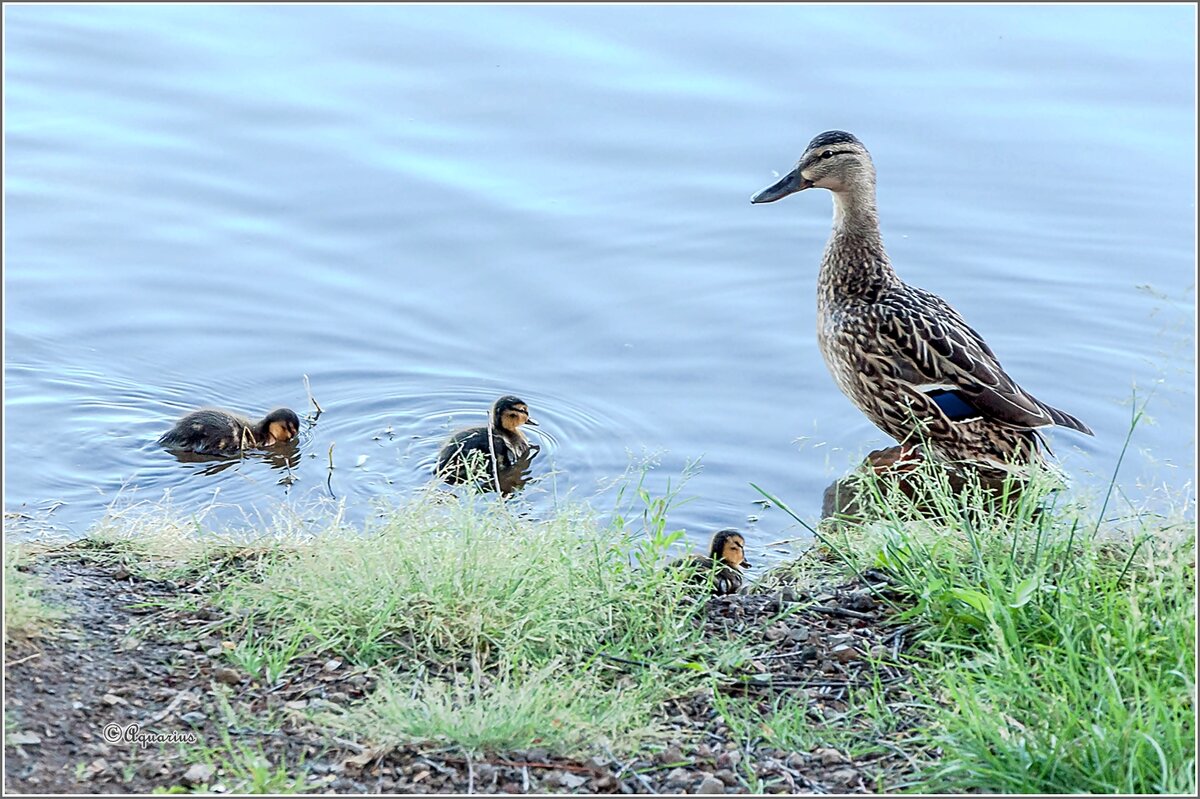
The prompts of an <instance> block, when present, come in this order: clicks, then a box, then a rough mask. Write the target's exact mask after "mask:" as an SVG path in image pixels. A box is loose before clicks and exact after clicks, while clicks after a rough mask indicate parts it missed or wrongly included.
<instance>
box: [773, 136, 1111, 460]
mask: <svg viewBox="0 0 1200 799" xmlns="http://www.w3.org/2000/svg"><path fill="white" fill-rule="evenodd" d="M809 188H820V189H827V190H829V191H830V192H831V193H832V194H833V235H832V236H830V238H829V243H828V244H826V245H825V255H824V257H823V258H822V260H821V270H820V274H819V275H818V277H817V317H818V321H817V343H818V344H819V345H820V348H821V354H822V355H823V356H824V357H825V363H826V365H827V366H828V367H829V371H830V372H832V373H833V378H834V381H835V382H836V383H837V385H838V388H840V389H841V390H842V393H844V394H845V395H846V396H847V397H849V398H850V401H851V402H853V403H854V404H855V405H856V406H858V409H859V410H861V411H862V412H863V413H864V414H866V416H867V418H869V419H870V420H871V421H872V422H874V423H875V425H876V426H877V427H879V429H881V430H883V431H884V432H885V433H887V434H888V435H890V436H892V437H893V438H895V439H896V441H898V442H899V443H900V444H901V445H903V446H904V448H905V452H904V453H903V454H904V455H905V456H907V455H909V454H910V452H909V451H910V450H913V449H915V448H916V445H917V444H918V443H919V442H920V441H921V440H922V439H924V440H926V441H927V442H928V444H929V447H930V449H931V450H932V451H933V452H934V453H935V454H936V455H937V456H940V458H941V459H942V460H944V461H948V462H950V463H966V464H970V465H972V466H975V467H976V468H977V469H978V470H979V472H980V473H981V474H985V475H995V476H1000V477H1002V476H1003V475H1004V474H1005V473H1016V474H1017V475H1021V474H1023V473H1024V472H1025V470H1026V469H1025V467H1027V465H1028V464H1029V463H1030V462H1032V461H1041V460H1042V456H1041V450H1043V449H1048V448H1047V447H1046V442H1045V439H1044V438H1043V436H1042V431H1043V430H1045V429H1046V428H1048V427H1051V426H1054V425H1058V426H1060V427H1067V428H1070V429H1072V430H1076V431H1078V432H1080V433H1083V434H1085V435H1091V434H1092V431H1091V430H1089V429H1088V426H1087V425H1085V424H1084V423H1083V422H1081V421H1079V420H1078V419H1076V418H1075V417H1074V416H1072V415H1070V414H1069V413H1065V412H1063V411H1060V410H1059V409H1057V408H1055V407H1052V406H1051V405H1048V404H1046V403H1045V402H1042V401H1041V400H1039V399H1037V398H1036V397H1034V396H1033V395H1032V394H1030V393H1029V392H1028V391H1026V390H1025V389H1023V388H1022V387H1021V386H1019V385H1017V382H1016V381H1015V380H1013V379H1012V378H1011V377H1009V375H1008V373H1007V372H1005V371H1004V367H1002V366H1001V365H1000V360H999V359H998V358H997V357H996V354H995V353H994V352H992V349H991V347H989V346H988V345H987V343H986V342H985V341H984V340H983V337H982V336H980V335H979V333H977V332H975V330H974V329H973V328H971V327H970V326H969V325H968V324H967V323H966V321H965V320H964V319H963V318H962V316H960V315H959V313H958V312H957V311H955V310H954V308H952V307H951V306H950V304H949V303H947V302H946V301H945V300H943V299H942V298H941V297H939V296H937V295H936V294H933V293H932V292H929V291H925V290H923V289H919V288H916V287H915V286H910V285H908V284H907V283H905V282H904V281H902V280H901V279H900V277H899V276H898V275H897V274H896V271H895V270H894V269H893V268H892V264H891V261H890V260H889V258H888V255H887V252H886V251H885V250H884V248H883V239H882V237H881V235H880V232H879V214H878V211H877V210H876V206H875V167H874V165H873V163H872V162H871V155H870V153H868V152H867V148H866V147H864V146H863V143H862V142H860V141H859V140H858V139H857V138H855V137H854V136H852V135H851V134H849V133H846V132H845V131H840V130H831V131H826V132H825V133H822V134H820V135H819V136H817V137H816V138H814V139H813V140H812V141H811V142H809V144H808V147H807V148H806V149H805V151H804V155H802V156H801V157H800V162H799V163H798V164H797V165H796V168H795V169H793V170H792V171H791V172H790V173H788V174H787V175H785V176H784V177H783V178H782V179H781V180H779V181H778V182H777V183H775V184H774V185H772V186H768V187H767V188H765V189H763V190H762V191H760V192H759V193H758V194H756V195H754V197H753V198H752V199H751V202H754V203H772V202H775V201H776V200H781V199H783V198H784V197H787V196H788V195H790V194H794V193H796V192H799V191H804V190H805V189H809ZM1014 311H1017V312H1019V311H1020V309H1019V308H1016V309H1014ZM1018 324H1019V323H1018Z"/></svg>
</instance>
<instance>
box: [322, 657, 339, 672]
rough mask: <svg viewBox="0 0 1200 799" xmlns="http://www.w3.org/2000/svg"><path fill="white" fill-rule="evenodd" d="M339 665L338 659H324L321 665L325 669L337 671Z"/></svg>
mask: <svg viewBox="0 0 1200 799" xmlns="http://www.w3.org/2000/svg"><path fill="white" fill-rule="evenodd" d="M341 667H342V661H340V660H327V661H325V665H324V666H322V668H323V669H325V671H337V670H338V669H340V668H341Z"/></svg>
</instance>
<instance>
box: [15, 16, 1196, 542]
mask: <svg viewBox="0 0 1200 799" xmlns="http://www.w3.org/2000/svg"><path fill="white" fill-rule="evenodd" d="M1195 21H1196V18H1195V10H1194V9H1193V8H1190V7H1183V6H1174V7H1161V6H1160V7H1153V6H1137V7H1133V6H1130V7H1105V6H1093V7H1064V6H1059V7H1037V6H1012V7H959V8H945V7H940V6H938V7H935V6H920V7H896V6H865V7H851V6H828V7H808V6H740V5H738V6H690V7H667V6H662V7H656V6H632V7H625V6H557V7H541V6H516V7H491V6H458V7H453V6H452V7H441V6H357V7H321V6H292V7H282V6H263V7H253V6H213V7H203V6H161V7H151V8H144V7H140V6H133V5H131V6H123V7H115V6H114V7H92V6H65V7H44V6H22V7H11V6H9V7H6V8H5V9H4V23H5V24H4V31H5V42H4V43H5V60H4V63H5V75H4V79H5V109H4V110H5V115H4V141H5V147H6V150H5V159H4V198H5V214H4V229H5V233H6V236H5V249H4V288H5V293H4V296H5V306H6V307H5V311H6V313H5V323H4V341H5V347H6V349H5V366H4V381H5V388H4V390H5V399H4V414H5V420H4V421H5V425H4V457H5V467H6V468H5V473H4V479H5V486H4V497H5V509H6V512H9V513H13V514H27V515H38V514H41V515H43V516H45V517H46V518H48V519H49V520H50V521H52V522H53V523H55V524H56V525H58V526H59V527H60V528H61V529H62V530H64V531H67V532H70V533H73V534H76V535H81V534H83V533H85V532H86V531H87V529H88V528H89V526H90V525H92V524H93V523H94V522H95V521H96V520H97V519H98V518H99V517H100V516H101V515H102V514H103V512H104V510H105V508H106V507H107V506H108V505H109V503H111V502H113V501H114V499H117V498H118V497H121V498H122V500H123V501H133V502H137V501H142V500H157V499H161V498H162V497H163V496H164V495H169V496H170V498H171V500H172V502H173V503H174V505H175V506H176V507H177V508H178V509H180V510H183V511H186V512H191V511H198V510H200V509H203V508H206V507H208V506H210V505H213V504H214V503H215V504H217V505H220V506H222V507H225V506H228V513H229V514H232V515H236V511H235V510H234V509H235V508H238V507H240V508H243V509H247V510H248V512H250V513H264V514H270V513H272V512H274V510H275V509H276V508H277V507H278V506H279V504H280V503H286V504H288V505H292V506H296V507H299V508H301V509H302V510H303V512H308V511H307V509H308V508H310V507H313V506H317V505H320V504H321V502H322V501H323V498H329V497H330V496H331V494H332V496H334V497H336V498H337V499H338V500H346V501H347V512H348V513H349V514H350V515H351V516H352V517H355V518H359V519H361V518H363V517H364V516H366V515H367V514H368V513H369V509H368V508H369V504H368V502H367V501H366V500H368V499H370V498H375V497H403V496H407V495H409V494H411V493H413V492H414V491H417V490H419V489H420V488H421V487H422V486H424V485H425V484H426V483H427V482H428V480H429V470H430V467H431V465H432V463H433V460H434V456H435V454H436V451H437V448H438V445H439V442H440V441H441V439H442V438H443V437H444V436H445V435H446V434H447V433H448V432H450V431H451V430H453V429H455V428H457V427H459V426H462V425H466V424H471V423H477V422H482V421H483V419H484V418H485V416H484V415H485V413H486V409H487V406H488V404H489V403H490V402H491V401H492V400H493V399H495V398H496V397H497V396H499V395H501V394H505V393H514V394H518V395H519V396H521V397H523V398H524V399H526V400H527V401H528V402H529V403H530V406H531V408H532V409H533V413H534V416H535V418H538V419H539V421H540V422H541V425H542V427H541V428H540V431H539V432H537V434H536V437H537V439H538V440H540V443H541V444H542V452H541V454H540V456H539V457H538V458H537V459H536V460H535V461H534V466H533V475H534V477H536V478H539V479H538V480H536V481H535V483H533V484H531V485H530V486H528V487H527V491H526V492H525V493H524V495H523V498H524V501H527V502H528V503H530V505H531V506H532V507H533V509H534V510H537V509H539V508H543V509H544V508H547V507H549V506H550V505H552V504H553V503H554V502H556V501H558V500H560V499H561V498H563V497H565V496H568V495H573V496H575V497H578V498H589V497H594V495H597V494H598V493H599V496H598V497H594V499H593V500H592V501H593V504H595V505H596V507H597V508H598V509H601V510H603V509H604V508H606V507H611V493H612V489H611V487H610V483H611V482H612V480H613V478H616V477H618V476H620V475H621V474H622V473H624V472H625V471H626V469H627V468H629V467H630V466H631V464H633V465H635V466H636V464H638V463H640V462H642V461H643V460H644V459H647V458H649V459H652V460H653V462H654V463H655V464H656V466H655V467H654V469H653V470H652V471H651V472H650V473H649V475H648V476H647V478H646V486H647V487H648V488H649V490H650V491H651V492H652V493H661V492H663V491H665V490H666V489H667V486H668V483H670V485H671V487H672V488H675V487H676V486H678V484H679V483H680V480H681V476H682V473H683V472H684V470H685V468H686V467H687V465H688V464H689V463H691V462H693V461H699V466H698V467H697V469H698V471H697V472H696V474H695V475H694V476H693V477H692V478H691V479H690V480H689V481H688V482H687V483H686V485H685V486H684V487H683V491H682V496H686V497H692V498H693V499H692V500H691V501H690V502H688V503H686V504H684V505H682V506H681V507H679V508H678V510H677V511H676V512H675V514H674V515H673V517H672V521H673V522H674V525H675V526H678V527H685V528H686V529H687V530H688V532H689V535H690V536H692V537H693V539H694V540H695V541H696V542H698V543H699V542H701V541H702V540H704V539H705V538H706V536H707V535H708V533H709V532H710V531H711V530H713V529H715V528H716V527H719V526H725V525H734V526H740V527H743V528H745V529H748V530H749V535H750V539H751V545H750V550H751V552H752V553H754V552H759V553H760V554H761V551H762V549H763V548H764V547H765V546H766V545H767V544H768V542H771V541H775V540H778V539H781V538H789V537H794V536H796V535H797V534H800V533H801V531H799V530H798V529H797V528H796V527H794V526H792V525H791V524H790V523H789V519H787V517H786V516H785V515H784V514H783V513H781V512H780V511H778V510H767V511H764V510H763V509H762V508H760V507H759V506H758V505H756V504H755V500H756V499H758V498H759V496H760V495H759V494H758V493H757V492H756V491H755V490H754V489H753V488H751V486H750V483H751V482H755V483H758V484H759V485H762V486H763V487H765V488H767V489H769V490H771V491H773V492H775V493H777V494H778V495H779V496H781V497H782V498H784V499H786V500H787V501H789V502H790V503H791V504H792V505H793V507H794V508H795V509H796V510H797V511H798V512H800V513H801V514H802V515H804V516H807V517H809V518H811V519H813V520H815V518H816V517H817V515H818V513H819V510H820V503H821V492H822V489H823V488H824V486H825V485H827V484H828V483H829V482H831V481H832V480H833V479H834V478H836V477H837V476H839V475H841V474H842V473H844V472H845V471H846V470H848V469H849V468H850V466H851V465H852V464H853V463H855V462H857V460H859V459H860V458H861V457H862V456H863V455H864V454H865V453H866V452H868V451H869V450H871V449H874V448H877V447H880V446H884V445H886V444H888V443H889V441H888V439H886V438H885V437H884V436H883V434H882V433H880V432H878V431H877V430H876V429H875V428H874V427H873V426H872V425H871V424H870V423H869V422H867V420H866V419H865V418H864V417H863V416H862V415H861V414H860V413H859V412H858V411H857V410H855V408H854V407H853V406H852V405H851V404H850V403H849V401H848V400H846V399H845V398H844V397H843V396H842V395H841V394H840V393H839V392H838V390H837V388H836V387H835V386H834V384H833V381H832V379H831V378H830V376H829V375H828V374H827V372H826V370H825V366H824V364H823V363H822V360H821V357H820V355H819V353H818V351H817V345H816V340H815V280H816V274H817V265H818V262H819V259H820V255H821V250H822V247H823V245H824V242H825V239H826V238H827V236H828V231H829V227H830V219H831V203H830V199H829V195H828V194H827V193H823V192H816V191H814V192H807V193H805V194H802V195H799V196H797V197H793V198H790V199H788V200H786V201H784V202H781V203H777V204H774V205H770V206H753V207H752V206H751V205H750V202H749V198H750V195H751V194H753V193H754V192H756V191H757V190H759V189H761V188H762V187H764V186H766V185H768V184H769V183H771V182H773V181H774V179H775V177H776V175H777V174H779V173H781V172H783V171H785V170H788V169H790V168H791V166H792V165H793V164H794V163H795V160H796V159H797V157H798V156H799V155H800V153H801V150H802V149H803V147H804V145H805V143H806V142H807V141H808V140H809V138H811V137H812V136H813V135H814V134H816V133H818V132H820V131H822V130H826V129H829V128H841V129H845V130H849V131H852V132H854V133H855V134H857V135H858V136H859V138H861V139H862V140H863V141H864V142H865V143H866V145H867V147H868V148H870V150H871V152H872V154H873V155H874V158H875V161H876V166H877V169H878V172H879V181H880V186H879V204H880V213H881V217H882V222H883V228H884V239H885V242H886V244H887V246H888V249H889V251H890V253H891V256H892V259H893V262H894V263H895V265H896V267H897V269H898V271H899V272H900V274H901V275H902V276H903V277H904V278H906V279H907V280H908V281H910V282H912V283H914V284H916V285H919V286H922V287H924V288H928V289H931V290H933V291H936V292H938V293H939V294H941V295H942V296H944V297H946V298H947V299H948V300H949V301H950V302H951V303H953V304H954V305H955V306H956V307H957V308H958V309H959V310H960V311H961V312H962V313H963V314H964V315H965V316H966V318H967V319H968V320H969V321H970V322H971V323H972V325H973V326H974V327H976V329H978V330H979V331H980V332H981V333H982V334H983V335H984V336H985V337H986V338H987V339H988V341H989V342H990V344H991V345H992V347H993V349H995V350H996V352H997V353H998V355H999V356H1000V357H1001V359H1002V360H1003V362H1004V364H1005V366H1006V367H1007V368H1008V370H1009V371H1010V372H1011V374H1012V375H1013V376H1014V377H1015V378H1016V379H1017V380H1018V381H1019V382H1020V383H1021V384H1022V385H1024V386H1025V387H1026V388H1028V389H1029V390H1030V391H1031V392H1033V393H1034V394H1035V395H1036V396H1038V397H1039V398H1041V399H1043V400H1045V401H1047V402H1049V403H1051V404H1053V405H1056V406H1059V407H1061V408H1063V409H1065V410H1067V411H1069V412H1071V413H1073V414H1075V415H1077V416H1078V417H1079V418H1081V419H1083V420H1085V421H1086V422H1087V423H1088V424H1089V425H1091V427H1092V428H1093V429H1094V430H1095V431H1096V437H1095V438H1094V439H1090V438H1085V437H1082V436H1079V435H1075V434H1073V433H1069V432H1056V433H1054V434H1052V441H1053V444H1054V446H1055V449H1056V452H1057V453H1058V455H1059V458H1060V461H1061V462H1062V464H1063V466H1064V468H1065V469H1066V470H1067V471H1068V472H1069V473H1070V474H1072V475H1073V477H1074V479H1075V485H1076V487H1077V488H1079V489H1083V490H1100V489H1099V487H1101V486H1103V485H1104V484H1105V483H1106V481H1107V479H1108V477H1109V475H1110V474H1111V472H1112V469H1113V467H1114V465H1115V464H1116V460H1117V456H1118V454H1119V452H1120V450H1121V448H1122V445H1123V443H1124V440H1125V434H1126V430H1127V428H1128V426H1129V420H1130V417H1131V405H1132V401H1133V397H1134V395H1135V390H1136V396H1137V397H1138V398H1139V401H1140V400H1141V399H1143V398H1145V397H1148V396H1150V395H1151V394H1152V395H1153V396H1152V398H1151V399H1150V403H1149V406H1148V408H1147V412H1148V414H1149V415H1150V416H1151V417H1153V423H1148V424H1144V425H1143V426H1142V427H1141V428H1140V429H1138V431H1137V433H1136V436H1135V439H1134V443H1133V452H1132V455H1131V456H1130V458H1129V459H1128V461H1127V464H1126V466H1125V467H1124V468H1123V470H1122V479H1121V482H1122V484H1123V485H1124V486H1125V487H1126V490H1127V493H1128V494H1129V495H1130V496H1131V497H1133V498H1135V499H1139V498H1141V497H1143V496H1145V495H1148V494H1154V495H1160V494H1161V495H1163V496H1178V495H1179V493H1180V492H1184V494H1185V495H1187V496H1190V494H1187V492H1186V487H1187V486H1188V485H1190V484H1191V482H1192V480H1193V476H1194V466H1195V459H1194V449H1195V423H1194V417H1193V411H1194V405H1195V390H1194V387H1193V381H1194V376H1195V373H1194V368H1193V364H1194V359H1195V339H1194V321H1195V221H1196V205H1195V176H1196V161H1195V153H1196V131H1195V97H1196V85H1195V74H1196V61H1195V53H1196V38H1195ZM304 375H308V378H309V380H310V383H311V388H312V394H313V395H314V396H315V397H316V399H317V400H318V401H319V403H320V404H321V406H322V407H323V408H324V413H323V414H322V415H321V416H320V418H319V420H318V421H317V423H316V424H315V425H314V426H312V427H311V428H309V429H307V430H306V432H305V433H304V435H303V438H302V441H301V444H300V453H301V454H300V457H299V458H298V459H297V461H296V462H295V463H294V464H291V465H286V464H279V463H271V462H269V461H267V460H264V459H261V458H249V459H247V460H245V461H243V462H238V463H234V464H232V465H231V466H230V467H229V468H226V469H223V470H219V471H214V470H213V469H212V465H211V464H202V463H201V464H197V463H180V462H179V461H177V460H176V459H175V458H174V457H173V456H172V455H170V454H169V453H167V452H164V451H162V450H161V449H159V448H158V447H156V446H155V444H154V440H155V438H156V437H157V436H158V435H159V434H161V433H162V432H163V431H165V430H166V429H167V428H168V427H169V426H170V425H171V423H172V422H173V421H174V419H175V418H176V417H178V416H179V415H180V414H181V413H182V412H183V411H185V410H187V409H190V408H193V407H197V406H201V405H217V406H224V407H229V408H233V409H237V410H241V411H244V412H247V413H253V414H256V415H261V414H262V413H264V412H266V411H267V410H269V409H271V408H273V407H276V406H279V405H286V406H290V407H292V408H294V409H296V410H297V411H299V412H301V413H302V414H304V413H307V412H310V411H311V410H312V407H311V406H310V405H309V402H308V394H307V392H306V390H305V385H304V381H303V376H304ZM331 446H333V447H334V449H333V459H334V463H335V466H336V469H335V470H334V471H333V472H332V475H331V474H330V472H329V470H328V468H327V467H328V458H329V455H328V453H329V450H330V447H331ZM605 490H607V493H605ZM1167 501H1171V500H1167ZM51 509H53V510H52V512H50V513H49V514H48V515H46V514H47V512H48V511H50V510H51ZM219 513H220V512H218V515H219ZM6 515H7V514H6ZM751 517H758V519H757V521H752V520H751ZM9 518H10V519H17V518H19V517H17V516H12V517H9Z"/></svg>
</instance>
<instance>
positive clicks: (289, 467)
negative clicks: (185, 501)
mask: <svg viewBox="0 0 1200 799" xmlns="http://www.w3.org/2000/svg"><path fill="white" fill-rule="evenodd" d="M167 452H169V453H171V455H172V456H174V458H175V460H177V461H179V462H180V463H206V464H208V465H207V466H205V467H203V468H201V469H196V470H195V473H196V474H199V475H204V476H211V475H214V474H220V473H221V472H223V471H225V470H226V469H230V468H232V467H234V466H237V465H239V464H241V463H244V462H246V461H258V462H262V463H265V464H266V465H267V467H268V468H270V469H275V470H278V471H284V472H288V473H289V474H290V473H291V472H292V471H293V470H295V469H297V468H298V467H299V466H300V454H301V453H300V445H299V443H298V441H297V440H296V439H291V440H289V441H283V442H280V443H278V444H275V445H274V446H272V447H269V448H267V449H263V450H242V451H241V452H237V453H233V454H228V455H218V454H214V453H206V452H192V451H190V450H181V449H168V450H167ZM285 480H287V478H286V476H285V477H284V478H282V479H281V480H280V481H279V482H280V483H281V484H284V485H288V484H290V482H285Z"/></svg>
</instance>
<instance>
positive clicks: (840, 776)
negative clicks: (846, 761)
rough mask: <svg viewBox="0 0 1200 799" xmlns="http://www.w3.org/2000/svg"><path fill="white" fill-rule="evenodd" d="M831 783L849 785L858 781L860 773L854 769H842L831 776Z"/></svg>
mask: <svg viewBox="0 0 1200 799" xmlns="http://www.w3.org/2000/svg"><path fill="white" fill-rule="evenodd" d="M829 780H830V782H838V783H841V784H842V785H849V784H850V783H852V782H855V781H857V780H858V772H857V771H855V770H854V769H852V768H840V769H838V770H837V771H834V772H831V773H830V774H829Z"/></svg>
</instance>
